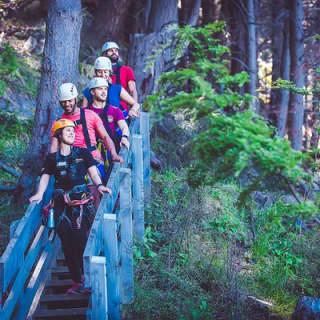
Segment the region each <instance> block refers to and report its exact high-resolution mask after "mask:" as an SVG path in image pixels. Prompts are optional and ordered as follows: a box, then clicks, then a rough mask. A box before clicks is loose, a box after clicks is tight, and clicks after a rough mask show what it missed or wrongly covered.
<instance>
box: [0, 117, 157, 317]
mask: <svg viewBox="0 0 320 320" xmlns="http://www.w3.org/2000/svg"><path fill="white" fill-rule="evenodd" d="M130 132H131V135H130V149H129V150H127V149H126V148H121V150H120V155H121V156H122V157H123V159H124V164H122V165H120V164H119V163H116V164H115V165H114V168H113V170H112V173H111V176H110V178H109V181H108V187H109V188H111V189H112V195H108V194H105V195H104V196H103V197H102V200H101V203H100V206H99V209H98V211H97V213H96V216H95V219H94V222H93V224H92V228H91V231H90V235H89V238H88V242H87V245H86V249H85V252H84V255H83V262H84V274H85V284H86V287H89V288H91V294H79V295H70V294H69V295H67V294H64V292H65V290H66V288H67V287H68V286H70V285H71V280H70V278H69V273H68V270H67V268H66V267H65V266H64V265H63V261H64V260H63V257H62V256H61V245H60V241H59V239H58V237H56V238H55V239H54V241H53V242H50V241H48V239H50V236H51V235H50V234H48V230H47V228H46V227H44V226H43V225H42V221H41V220H42V218H41V213H40V205H37V204H35V203H32V204H30V205H29V207H28V208H27V210H26V212H25V214H24V216H23V218H22V219H20V220H18V221H16V222H15V223H13V224H12V230H11V238H10V239H11V240H10V242H9V244H8V246H7V248H6V250H5V252H4V253H3V255H2V257H1V258H0V294H1V304H0V319H1V320H9V319H18V320H20V319H21V320H24V319H50V318H51V319H97V320H98V319H99V320H100V319H101V320H102V319H112V320H113V319H121V305H122V304H129V303H132V301H133V297H134V290H133V252H132V250H133V240H134V239H136V240H137V241H139V242H142V241H143V236H144V204H145V203H146V202H148V201H149V200H150V194H151V184H150V140H149V139H150V138H149V115H148V114H147V113H144V112H142V114H141V117H140V118H138V119H134V120H133V121H132V122H131V124H130ZM52 189H53V187H52V182H51V186H50V187H49V188H48V190H47V192H46V194H45V197H44V200H43V203H46V202H48V200H49V199H50V196H51V193H52Z"/></svg>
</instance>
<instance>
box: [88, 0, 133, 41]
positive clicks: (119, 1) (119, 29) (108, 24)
mask: <svg viewBox="0 0 320 320" xmlns="http://www.w3.org/2000/svg"><path fill="white" fill-rule="evenodd" d="M132 2H133V1H132V0H109V1H106V0H104V1H99V4H98V6H97V9H96V10H95V12H94V13H93V17H94V19H93V21H92V23H91V25H90V26H88V27H86V28H84V30H83V33H82V38H83V40H84V42H85V43H86V44H87V45H90V46H94V47H96V46H98V47H101V46H102V44H103V43H104V42H106V41H108V40H114V41H117V42H124V43H128V41H129V33H131V30H132V29H131V28H130V29H128V30H126V28H127V27H128V26H127V21H128V14H127V13H128V11H129V8H130V6H131V3H132ZM132 31H134V30H132ZM92 34H94V35H95V36H94V37H92Z"/></svg>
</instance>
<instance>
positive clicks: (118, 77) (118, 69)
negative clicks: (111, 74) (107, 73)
mask: <svg viewBox="0 0 320 320" xmlns="http://www.w3.org/2000/svg"><path fill="white" fill-rule="evenodd" d="M120 69H121V65H120V63H116V64H115V70H116V72H115V73H116V84H121V83H120Z"/></svg>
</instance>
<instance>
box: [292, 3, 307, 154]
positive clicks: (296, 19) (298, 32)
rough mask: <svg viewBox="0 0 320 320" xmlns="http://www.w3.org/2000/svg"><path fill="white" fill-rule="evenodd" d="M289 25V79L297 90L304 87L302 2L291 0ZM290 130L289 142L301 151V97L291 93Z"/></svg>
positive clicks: (302, 108) (302, 113)
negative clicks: (290, 57)
mask: <svg viewBox="0 0 320 320" xmlns="http://www.w3.org/2000/svg"><path fill="white" fill-rule="evenodd" d="M289 4H290V25H291V28H290V29H291V43H290V47H291V56H292V59H291V79H292V81H293V83H294V84H295V85H296V86H297V87H298V88H303V87H304V70H303V65H304V43H303V41H304V34H303V1H302V0H291V1H289ZM291 95H292V97H291V105H290V113H291V128H290V141H291V145H292V148H293V149H295V150H301V149H302V125H303V115H304V107H303V96H302V95H300V94H297V93H291Z"/></svg>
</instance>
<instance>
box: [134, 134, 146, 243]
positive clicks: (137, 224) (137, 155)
mask: <svg viewBox="0 0 320 320" xmlns="http://www.w3.org/2000/svg"><path fill="white" fill-rule="evenodd" d="M132 153H133V157H132V173H133V190H132V191H133V223H134V234H135V236H136V238H137V240H138V241H139V242H142V241H143V236H144V191H143V154H142V136H141V135H137V134H134V135H133V137H132Z"/></svg>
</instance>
